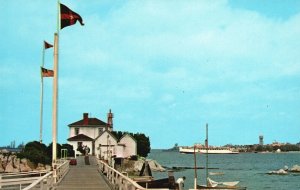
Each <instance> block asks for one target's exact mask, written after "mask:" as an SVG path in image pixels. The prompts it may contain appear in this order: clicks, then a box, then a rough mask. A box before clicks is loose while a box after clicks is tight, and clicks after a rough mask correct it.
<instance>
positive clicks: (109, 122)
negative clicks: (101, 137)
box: [107, 109, 114, 131]
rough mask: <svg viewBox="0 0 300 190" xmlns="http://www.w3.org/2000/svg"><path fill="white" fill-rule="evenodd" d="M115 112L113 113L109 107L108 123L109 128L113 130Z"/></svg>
mask: <svg viewBox="0 0 300 190" xmlns="http://www.w3.org/2000/svg"><path fill="white" fill-rule="evenodd" d="M113 117H114V115H113V113H111V109H109V113H108V114H107V125H108V127H109V128H111V131H112V128H113Z"/></svg>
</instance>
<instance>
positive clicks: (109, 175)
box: [98, 160, 167, 190]
mask: <svg viewBox="0 0 300 190" xmlns="http://www.w3.org/2000/svg"><path fill="white" fill-rule="evenodd" d="M98 165H99V170H100V172H101V173H102V174H103V175H104V177H106V179H107V180H108V182H109V183H110V184H111V185H112V186H113V188H114V189H115V190H146V189H147V188H144V187H142V186H140V185H139V184H137V183H136V182H135V181H133V180H132V179H130V178H129V177H128V176H125V175H124V174H122V173H120V172H119V171H117V170H115V169H114V168H112V167H110V166H109V165H108V164H107V163H105V162H103V161H102V160H98ZM147 190H151V189H147ZM152 190H154V189H152ZM155 190H167V189H155Z"/></svg>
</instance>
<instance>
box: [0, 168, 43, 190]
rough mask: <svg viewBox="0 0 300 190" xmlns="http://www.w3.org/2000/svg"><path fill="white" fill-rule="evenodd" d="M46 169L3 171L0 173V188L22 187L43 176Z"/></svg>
mask: <svg viewBox="0 0 300 190" xmlns="http://www.w3.org/2000/svg"><path fill="white" fill-rule="evenodd" d="M46 173H47V171H45V170H43V171H33V172H20V173H3V174H1V175H0V189H2V188H5V189H10V188H13V189H22V188H24V187H26V186H28V185H29V184H31V183H33V182H34V181H36V180H38V179H39V178H41V177H42V176H44V175H45V174H46Z"/></svg>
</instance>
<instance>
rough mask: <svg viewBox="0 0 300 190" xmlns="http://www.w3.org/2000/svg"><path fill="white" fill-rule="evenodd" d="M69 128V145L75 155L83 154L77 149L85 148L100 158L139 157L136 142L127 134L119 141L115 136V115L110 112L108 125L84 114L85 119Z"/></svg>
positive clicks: (70, 125)
mask: <svg viewBox="0 0 300 190" xmlns="http://www.w3.org/2000/svg"><path fill="white" fill-rule="evenodd" d="M68 126H69V138H68V139H67V140H68V144H70V145H72V146H73V148H74V150H75V155H79V154H81V153H80V151H78V150H77V149H78V148H79V147H84V148H87V149H89V150H90V152H89V154H92V155H96V156H97V157H98V158H103V159H108V158H109V157H110V158H111V157H117V158H126V157H130V156H134V155H137V143H136V140H135V139H134V138H133V137H132V136H131V135H128V134H125V135H124V136H123V137H121V138H120V140H119V141H118V140H117V138H116V137H115V136H114V135H113V133H112V131H113V113H112V112H111V110H109V113H108V114H107V123H105V122H104V121H101V120H100V119H97V118H89V114H88V113H83V118H82V119H81V120H79V121H76V122H74V123H71V124H69V125H68Z"/></svg>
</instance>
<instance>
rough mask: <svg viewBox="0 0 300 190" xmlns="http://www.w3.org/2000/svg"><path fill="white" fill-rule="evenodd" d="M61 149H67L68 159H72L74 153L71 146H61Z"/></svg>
mask: <svg viewBox="0 0 300 190" xmlns="http://www.w3.org/2000/svg"><path fill="white" fill-rule="evenodd" d="M61 149H67V151H68V155H67V156H68V157H74V156H75V151H74V149H73V146H72V145H70V144H62V146H61Z"/></svg>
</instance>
